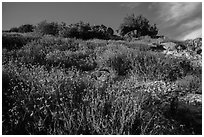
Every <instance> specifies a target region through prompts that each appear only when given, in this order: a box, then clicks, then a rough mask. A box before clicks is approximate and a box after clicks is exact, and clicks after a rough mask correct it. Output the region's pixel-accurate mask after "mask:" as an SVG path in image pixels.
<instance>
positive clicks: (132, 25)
mask: <svg viewBox="0 0 204 137" xmlns="http://www.w3.org/2000/svg"><path fill="white" fill-rule="evenodd" d="M135 30H136V32H135ZM129 32H132V33H133V34H132V36H133V37H140V36H145V35H148V36H156V35H157V33H158V29H157V27H156V25H155V24H154V25H150V24H149V20H148V19H146V18H145V17H143V16H142V15H140V16H137V17H135V15H134V14H132V15H130V16H127V17H125V18H124V22H123V23H122V24H121V25H120V34H121V35H122V36H124V35H125V34H127V33H129Z"/></svg>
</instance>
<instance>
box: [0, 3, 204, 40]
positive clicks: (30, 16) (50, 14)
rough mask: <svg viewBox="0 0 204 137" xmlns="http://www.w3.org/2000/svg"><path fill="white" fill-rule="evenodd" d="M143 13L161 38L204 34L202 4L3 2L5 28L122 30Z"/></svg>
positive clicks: (184, 37)
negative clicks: (83, 25)
mask: <svg viewBox="0 0 204 137" xmlns="http://www.w3.org/2000/svg"><path fill="white" fill-rule="evenodd" d="M132 13H134V14H135V15H139V14H142V15H144V16H145V17H146V18H147V19H149V20H150V23H152V24H153V23H156V24H157V27H158V28H159V32H160V34H161V35H165V36H168V37H170V38H174V39H180V40H183V39H189V38H195V37H201V35H202V3H201V2H194V3H189V2H185V3H181V2H180V3H179V2H177V3H167V2H162V3H161V2H160V3H158V2H134V3H128V2H123V3H122V2H96V3H93V2H86V3H83V2H76V3H73V2H66V3H62V2H59V3H56V2H49V3H48V2H47V3H46V2H44V3H41V2H28V3H25V2H3V4H2V27H3V28H2V29H3V30H8V29H10V28H11V27H18V26H20V25H22V24H27V23H29V24H34V25H36V24H37V23H39V22H40V21H43V20H47V21H49V22H51V21H54V22H59V23H60V22H62V21H63V22H65V23H67V24H71V23H77V22H79V21H80V20H82V21H84V22H89V23H90V24H91V25H93V24H97V25H100V24H104V25H105V26H107V27H112V28H113V29H114V30H116V29H118V27H119V25H120V24H121V23H122V21H123V18H124V17H125V16H127V15H130V14H132Z"/></svg>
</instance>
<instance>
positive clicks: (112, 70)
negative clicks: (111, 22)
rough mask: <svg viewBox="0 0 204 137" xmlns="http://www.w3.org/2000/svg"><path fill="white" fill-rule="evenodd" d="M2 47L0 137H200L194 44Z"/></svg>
mask: <svg viewBox="0 0 204 137" xmlns="http://www.w3.org/2000/svg"><path fill="white" fill-rule="evenodd" d="M2 43H3V44H2V133H3V134H11V135H13V134H32V135H39V134H41V135H42V134H46V135H54V134H57V135H64V134H71V135H79V134H88V135H116V134H117V135H129V134H130V135H158V134H159V135H163V134H164V135H184V134H188V135H194V134H196V135H200V134H202V39H201V38H197V39H194V40H186V41H176V40H171V39H168V38H166V37H160V38H150V37H147V36H145V37H140V38H137V39H128V40H100V39H90V40H82V39H75V38H63V37H55V36H51V35H44V36H38V35H32V33H30V34H26V33H24V34H21V33H3V36H2Z"/></svg>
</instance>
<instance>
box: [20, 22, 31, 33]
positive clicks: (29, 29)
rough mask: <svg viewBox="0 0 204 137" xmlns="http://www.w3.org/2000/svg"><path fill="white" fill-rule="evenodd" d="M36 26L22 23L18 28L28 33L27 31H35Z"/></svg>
mask: <svg viewBox="0 0 204 137" xmlns="http://www.w3.org/2000/svg"><path fill="white" fill-rule="evenodd" d="M33 29H34V26H33V25H31V24H25V25H21V26H20V27H19V28H18V32H21V33H27V32H33Z"/></svg>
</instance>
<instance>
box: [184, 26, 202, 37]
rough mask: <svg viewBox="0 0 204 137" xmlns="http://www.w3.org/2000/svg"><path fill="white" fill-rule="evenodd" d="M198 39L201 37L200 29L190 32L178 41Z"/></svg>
mask: <svg viewBox="0 0 204 137" xmlns="http://www.w3.org/2000/svg"><path fill="white" fill-rule="evenodd" d="M198 37H202V28H198V29H195V30H193V31H192V32H190V33H187V34H185V35H184V36H183V37H181V38H180V39H181V40H187V39H195V38H198Z"/></svg>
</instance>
